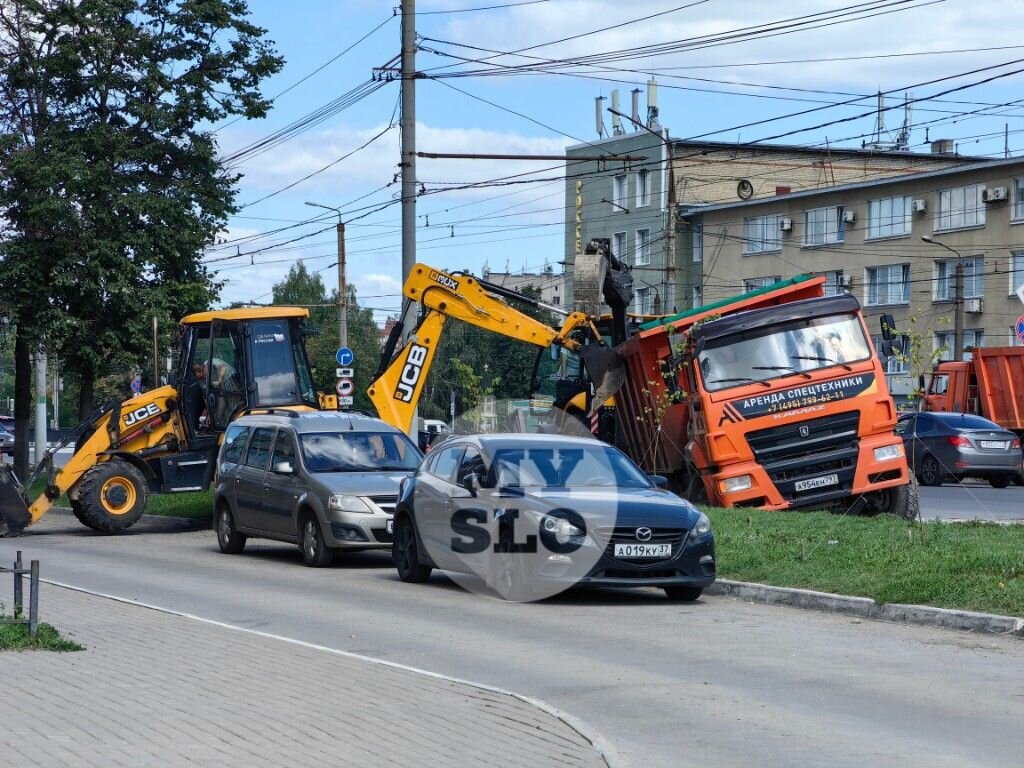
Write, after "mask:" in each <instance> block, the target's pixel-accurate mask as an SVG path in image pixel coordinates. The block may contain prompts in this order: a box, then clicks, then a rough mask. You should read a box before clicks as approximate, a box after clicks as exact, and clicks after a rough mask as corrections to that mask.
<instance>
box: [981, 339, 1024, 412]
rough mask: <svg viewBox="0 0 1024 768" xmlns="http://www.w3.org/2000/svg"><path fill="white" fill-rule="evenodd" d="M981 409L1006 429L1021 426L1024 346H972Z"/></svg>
mask: <svg viewBox="0 0 1024 768" xmlns="http://www.w3.org/2000/svg"><path fill="white" fill-rule="evenodd" d="M973 354H974V367H975V372H976V374H977V377H978V398H979V400H980V401H981V402H980V405H981V413H982V414H983V415H984V416H985V417H986V418H988V419H991V420H992V421H994V422H996V423H997V424H999V425H1000V426H1001V427H1005V428H1006V429H1012V430H1014V431H1022V430H1024V347H989V348H985V347H978V348H976V349H975V350H974V352H973Z"/></svg>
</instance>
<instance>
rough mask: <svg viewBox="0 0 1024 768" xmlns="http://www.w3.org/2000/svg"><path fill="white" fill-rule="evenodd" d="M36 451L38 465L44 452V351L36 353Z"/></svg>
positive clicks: (35, 456) (40, 350)
mask: <svg viewBox="0 0 1024 768" xmlns="http://www.w3.org/2000/svg"><path fill="white" fill-rule="evenodd" d="M35 431H36V450H35V454H34V456H33V458H34V459H35V462H34V463H35V464H37V465H38V464H39V462H40V461H42V459H43V453H44V452H45V451H46V350H45V349H42V348H40V349H39V351H37V352H36V430H35Z"/></svg>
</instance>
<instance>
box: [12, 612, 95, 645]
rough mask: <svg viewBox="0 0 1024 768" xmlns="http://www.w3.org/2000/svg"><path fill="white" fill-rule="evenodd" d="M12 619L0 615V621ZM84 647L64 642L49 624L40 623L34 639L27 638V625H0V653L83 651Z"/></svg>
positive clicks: (67, 641)
mask: <svg viewBox="0 0 1024 768" xmlns="http://www.w3.org/2000/svg"><path fill="white" fill-rule="evenodd" d="M10 618H13V617H11V616H5V615H3V614H2V613H0V621H2V620H4V619H10ZM84 650H85V647H84V646H81V645H79V644H78V643H76V642H73V641H71V640H65V639H64V638H63V637H61V636H60V632H58V631H57V630H56V629H54V628H53V627H52V626H50V625H49V624H43V623H40V624H39V627H38V628H37V631H36V639H35V640H33V639H32V638H31V637H29V633H28V624H0V651H58V652H60V653H64V652H67V651H84Z"/></svg>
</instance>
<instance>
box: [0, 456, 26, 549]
mask: <svg viewBox="0 0 1024 768" xmlns="http://www.w3.org/2000/svg"><path fill="white" fill-rule="evenodd" d="M29 520H31V517H30V515H29V513H28V502H26V501H25V490H24V488H22V485H21V483H20V482H19V481H18V478H17V476H16V475H15V474H14V470H13V469H11V468H10V467H8V466H5V465H3V464H0V538H2V537H4V536H17V535H19V534H20V533H21V532H22V531H23V530H25V526H26V525H28V523H29Z"/></svg>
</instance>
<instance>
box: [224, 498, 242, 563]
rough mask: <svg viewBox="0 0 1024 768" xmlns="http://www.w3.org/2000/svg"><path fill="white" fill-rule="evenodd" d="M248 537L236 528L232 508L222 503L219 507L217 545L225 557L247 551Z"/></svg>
mask: <svg viewBox="0 0 1024 768" xmlns="http://www.w3.org/2000/svg"><path fill="white" fill-rule="evenodd" d="M246 539H247V537H246V535H245V534H244V533H239V532H238V530H237V529H236V528H235V516H234V515H233V514H231V507H229V506H228V505H227V503H226V502H221V503H220V505H219V506H218V507H217V544H218V546H220V551H221V552H223V553H224V554H225V555H239V554H241V553H242V550H243V549H245V542H246Z"/></svg>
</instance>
